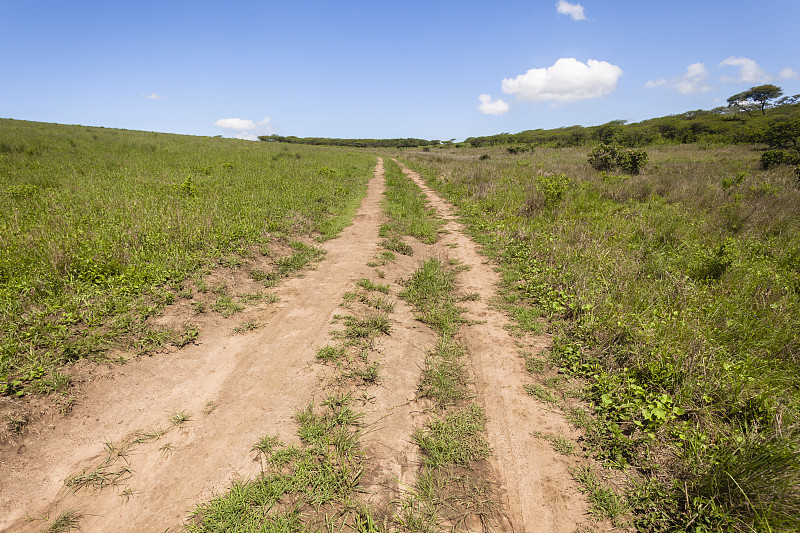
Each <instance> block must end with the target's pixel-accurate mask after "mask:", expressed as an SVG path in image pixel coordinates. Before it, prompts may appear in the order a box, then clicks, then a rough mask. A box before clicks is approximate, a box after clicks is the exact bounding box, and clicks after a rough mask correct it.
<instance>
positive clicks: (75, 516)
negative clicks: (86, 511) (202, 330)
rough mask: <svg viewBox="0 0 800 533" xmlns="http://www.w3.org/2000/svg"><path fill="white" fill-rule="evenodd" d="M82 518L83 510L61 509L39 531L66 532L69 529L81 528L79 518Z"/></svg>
mask: <svg viewBox="0 0 800 533" xmlns="http://www.w3.org/2000/svg"><path fill="white" fill-rule="evenodd" d="M82 519H83V512H81V511H79V510H78V509H67V510H66V511H61V512H60V513H59V514H58V516H56V517H55V518H54V519H53V521H52V522H50V525H49V526H47V528H45V529H42V530H41V531H40V533H68V532H69V531H73V530H77V531H82V529H81V520H82Z"/></svg>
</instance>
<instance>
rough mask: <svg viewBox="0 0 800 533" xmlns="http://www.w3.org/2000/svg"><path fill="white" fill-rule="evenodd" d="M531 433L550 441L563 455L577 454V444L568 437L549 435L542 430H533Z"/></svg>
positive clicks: (554, 448)
mask: <svg viewBox="0 0 800 533" xmlns="http://www.w3.org/2000/svg"><path fill="white" fill-rule="evenodd" d="M531 435H533V436H534V437H536V438H538V439H544V440H546V441H547V442H549V443H550V445H551V446H552V447H553V450H555V451H556V452H557V453H560V454H561V455H575V444H574V443H573V442H572V441H571V440H570V439H568V438H566V437H562V436H561V435H547V434H545V433H542V432H541V431H532V432H531Z"/></svg>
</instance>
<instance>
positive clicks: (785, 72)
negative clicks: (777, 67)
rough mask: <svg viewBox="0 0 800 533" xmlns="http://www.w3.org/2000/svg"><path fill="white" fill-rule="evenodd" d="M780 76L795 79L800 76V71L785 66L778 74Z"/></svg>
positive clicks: (784, 78)
mask: <svg viewBox="0 0 800 533" xmlns="http://www.w3.org/2000/svg"><path fill="white" fill-rule="evenodd" d="M778 78H780V79H782V80H793V79H796V78H800V73H798V72H797V71H795V70H792V69H790V68H785V69H783V70H781V73H780V74H778Z"/></svg>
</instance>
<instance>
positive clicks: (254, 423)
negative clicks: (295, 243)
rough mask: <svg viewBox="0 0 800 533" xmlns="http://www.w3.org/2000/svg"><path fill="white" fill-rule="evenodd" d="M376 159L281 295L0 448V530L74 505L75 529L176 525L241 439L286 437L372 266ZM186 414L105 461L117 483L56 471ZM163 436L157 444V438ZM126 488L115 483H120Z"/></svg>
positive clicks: (28, 525)
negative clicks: (83, 485) (246, 329)
mask: <svg viewBox="0 0 800 533" xmlns="http://www.w3.org/2000/svg"><path fill="white" fill-rule="evenodd" d="M382 174H383V166H382V162H380V161H379V163H378V165H377V167H376V169H375V176H374V178H373V179H372V180H371V182H370V185H369V190H368V193H367V196H366V198H365V199H364V201H363V203H362V206H361V208H360V210H359V211H358V213H357V214H356V216H355V219H354V221H353V224H352V225H351V226H349V227H347V228H346V229H345V230H344V231H343V232H342V234H341V236H340V237H339V238H337V239H334V240H331V241H328V242H327V243H325V244H324V245H323V248H324V249H325V250H326V251H327V256H326V258H325V260H324V261H322V262H321V263H319V264H318V266H317V268H316V270H313V271H310V272H308V273H306V274H305V276H304V277H302V278H297V279H292V280H289V281H287V282H286V283H285V284H283V285H282V286H280V287H278V288H276V291H275V292H276V293H277V294H278V295H279V296H280V302H278V303H276V304H274V305H272V306H270V307H269V308H267V309H264V310H260V311H258V312H257V313H256V316H254V317H253V318H255V319H256V321H257V322H259V323H262V324H263V326H262V327H260V328H259V329H257V330H255V331H253V332H251V333H249V334H247V335H238V336H232V335H231V327H230V324H228V325H227V327H218V328H211V329H209V330H206V331H203V332H202V333H201V335H200V338H199V339H198V344H196V345H194V346H189V347H187V348H185V349H183V350H180V351H178V352H175V353H173V354H171V355H168V356H158V357H150V358H139V359H136V360H133V361H131V362H129V363H128V364H127V365H125V366H123V367H119V368H118V369H116V370H112V371H111V372H109V374H110V376H109V377H107V378H106V379H99V380H95V381H93V382H91V383H90V384H89V385H88V386H87V389H86V390H85V391H84V393H83V394H82V400H81V402H80V403H79V404H78V405H77V406H76V407H75V409H74V411H73V413H72V414H71V415H70V416H69V417H66V418H62V419H59V420H55V421H53V423H52V424H51V425H50V426H49V427H44V428H42V429H41V431H38V432H36V433H35V434H29V435H27V436H26V437H25V438H24V440H23V441H22V442H18V443H16V445H15V446H14V447H13V448H10V447H8V446H6V447H3V449H1V450H0V480H2V481H0V531H14V532H17V531H19V532H27V531H38V530H40V529H41V528H42V527H46V526H43V522H41V521H39V520H37V521H31V520H30V518H42V517H43V516H50V517H51V518H52V517H53V516H55V515H56V514H57V513H58V512H60V511H62V510H65V509H70V508H77V509H80V510H81V512H82V513H83V515H84V519H83V520H82V522H81V526H82V528H83V531H85V532H93V531H97V532H105V531H119V532H122V531H131V532H133V531H136V532H141V531H165V530H168V531H177V530H180V529H181V524H182V523H183V519H184V517H185V513H186V512H187V511H189V510H191V509H192V508H193V507H194V505H196V504H197V503H198V502H200V501H203V500H205V499H207V498H208V497H210V496H211V495H213V494H214V493H219V492H221V491H224V490H225V489H227V487H228V485H229V483H230V481H231V479H232V478H248V477H253V476H255V475H256V474H257V473H258V472H259V464H258V463H257V462H254V461H253V454H252V453H251V448H252V446H253V445H254V444H255V443H256V442H257V441H258V439H259V438H261V437H262V436H264V435H265V434H272V435H278V436H279V437H280V438H281V439H282V440H284V441H285V442H297V438H296V436H295V435H294V431H295V427H296V425H295V423H294V421H293V419H292V416H293V413H294V412H295V410H296V409H298V408H300V407H302V406H304V405H307V403H308V402H309V401H310V400H312V394H313V392H312V391H314V390H315V387H316V385H317V384H318V375H317V369H316V368H315V367H312V364H313V363H314V361H315V357H314V356H315V353H316V350H317V349H319V348H320V347H322V346H324V345H325V344H326V342H327V341H328V340H329V330H330V329H331V319H332V317H333V315H334V314H335V313H336V312H337V306H338V304H339V303H340V301H341V296H342V294H343V293H344V292H345V291H346V290H349V289H351V288H352V286H353V284H354V283H355V281H356V280H358V279H359V278H363V277H366V276H367V275H368V274H370V273H371V269H370V268H369V267H367V266H366V263H367V262H368V261H369V260H370V258H371V257H372V256H374V255H375V253H376V251H377V249H378V240H379V239H378V226H379V224H380V222H381V219H382V211H381V206H380V202H381V199H382V194H383V190H384V184H383V179H382ZM178 411H186V412H188V413H190V415H191V419H190V420H189V421H188V422H186V423H185V424H183V425H181V426H179V427H174V428H172V429H171V430H170V431H169V432H168V433H167V434H165V435H164V436H162V437H161V438H160V439H158V440H156V441H154V442H149V443H144V444H139V445H137V446H135V447H133V448H132V449H131V451H130V453H129V454H128V455H127V456H126V457H121V458H118V459H117V460H116V461H115V462H114V464H113V468H114V469H117V470H119V469H120V468H122V467H128V468H130V470H131V475H130V476H129V477H128V478H127V479H124V481H122V482H121V483H120V484H119V485H118V486H112V487H106V488H104V489H103V490H96V489H92V488H87V489H82V490H80V491H78V492H71V491H70V490H68V489H67V488H66V487H65V486H64V480H65V478H67V477H68V476H70V475H73V474H77V473H80V472H81V471H82V470H83V469H93V468H94V467H96V466H97V465H98V464H100V463H101V461H102V459H103V457H105V456H106V453H105V451H104V442H110V443H114V444H117V445H118V444H121V443H124V442H130V441H131V440H132V439H133V438H134V435H135V434H136V432H137V431H141V430H148V429H150V428H157V427H162V428H164V427H169V426H168V419H169V417H170V415H171V414H172V413H175V412H178ZM165 445H168V446H166V447H165ZM126 488H128V489H131V492H129V493H127V494H126V493H123V492H122V491H123V490H124V489H126Z"/></svg>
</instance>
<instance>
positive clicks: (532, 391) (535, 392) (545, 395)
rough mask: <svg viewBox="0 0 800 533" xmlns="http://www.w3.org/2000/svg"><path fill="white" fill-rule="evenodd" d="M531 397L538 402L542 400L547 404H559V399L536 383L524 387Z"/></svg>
mask: <svg viewBox="0 0 800 533" xmlns="http://www.w3.org/2000/svg"><path fill="white" fill-rule="evenodd" d="M522 387H523V388H524V389H525V392H527V393H528V394H529V395H530V396H533V397H534V398H536V399H537V400H540V401H542V402H545V403H557V402H558V398H557V397H556V396H554V395H553V393H552V392H550V391H549V390H547V389H545V388H544V387H542V386H541V385H536V384H535V383H531V384H525V385H523V386H522Z"/></svg>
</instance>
